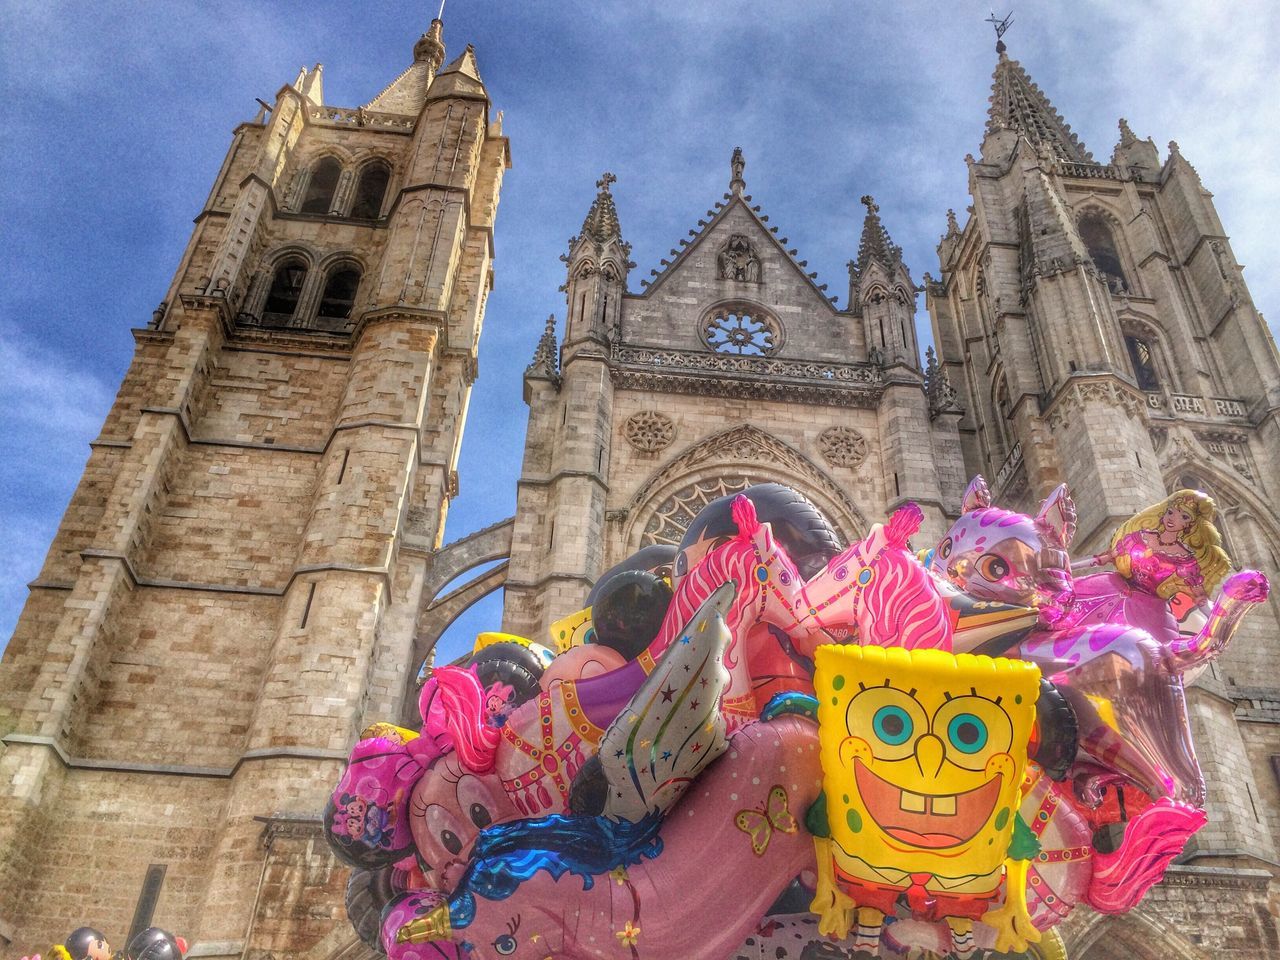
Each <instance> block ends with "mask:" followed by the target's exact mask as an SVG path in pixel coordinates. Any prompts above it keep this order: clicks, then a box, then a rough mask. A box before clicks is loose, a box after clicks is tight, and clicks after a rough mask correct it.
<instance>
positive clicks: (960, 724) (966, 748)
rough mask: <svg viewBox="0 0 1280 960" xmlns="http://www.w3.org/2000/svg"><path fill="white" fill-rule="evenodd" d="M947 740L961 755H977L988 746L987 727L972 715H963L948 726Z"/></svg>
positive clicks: (954, 718) (958, 716) (953, 718)
mask: <svg viewBox="0 0 1280 960" xmlns="http://www.w3.org/2000/svg"><path fill="white" fill-rule="evenodd" d="M947 738H948V739H949V740H950V741H951V745H952V746H953V747H955V748H956V749H957V750H959V751H960V752H961V753H977V752H978V751H979V750H981V749H982V748H983V747H985V746H986V745H987V739H988V736H987V725H986V724H985V723H983V722H982V720H981V719H979V718H978V717H975V716H974V715H973V714H972V713H961V714H957V715H956V716H954V717H952V718H951V722H950V723H948V724H947Z"/></svg>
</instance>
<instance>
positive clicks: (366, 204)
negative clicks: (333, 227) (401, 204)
mask: <svg viewBox="0 0 1280 960" xmlns="http://www.w3.org/2000/svg"><path fill="white" fill-rule="evenodd" d="M390 180H391V168H390V167H388V166H387V165H386V164H385V163H371V164H369V165H368V166H366V167H365V168H364V169H363V170H362V171H361V172H360V182H359V183H357V184H356V198H355V201H354V202H353V203H352V204H351V216H353V217H359V218H361V219H364V220H376V219H377V218H378V216H379V215H380V214H381V213H382V200H383V198H384V197H385V196H386V195H387V183H388V182H390Z"/></svg>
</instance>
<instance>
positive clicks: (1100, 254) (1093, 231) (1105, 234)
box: [1080, 213, 1129, 293]
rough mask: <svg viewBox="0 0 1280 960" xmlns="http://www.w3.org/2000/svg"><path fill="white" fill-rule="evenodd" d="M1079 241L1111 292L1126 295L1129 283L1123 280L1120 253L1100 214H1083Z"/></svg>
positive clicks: (1109, 229)
mask: <svg viewBox="0 0 1280 960" xmlns="http://www.w3.org/2000/svg"><path fill="white" fill-rule="evenodd" d="M1080 239H1081V240H1082V241H1084V245H1085V247H1087V248H1088V250H1089V256H1090V257H1091V258H1093V265H1094V266H1095V267H1097V268H1098V272H1099V273H1101V274H1102V279H1103V280H1105V281H1106V283H1107V286H1108V287H1110V288H1111V292H1112V293H1128V292H1129V282H1128V281H1127V280H1125V278H1124V267H1123V266H1122V265H1121V263H1120V251H1119V250H1117V249H1116V242H1115V238H1114V237H1112V235H1111V228H1110V227H1109V226H1108V225H1107V221H1106V220H1105V219H1103V217H1102V216H1101V215H1100V214H1096V213H1088V214H1085V215H1084V216H1083V217H1081V219H1080Z"/></svg>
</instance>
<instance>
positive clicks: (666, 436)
mask: <svg viewBox="0 0 1280 960" xmlns="http://www.w3.org/2000/svg"><path fill="white" fill-rule="evenodd" d="M622 433H623V436H625V437H626V438H627V442H628V443H630V444H631V445H632V446H633V447H635V448H636V449H637V450H643V451H644V452H646V453H652V452H654V451H655V450H661V449H662V448H663V447H665V446H667V445H668V444H670V443H671V438H672V437H674V436H675V433H676V425H675V424H674V423H672V422H671V418H670V417H668V416H665V415H663V414H661V413H658V412H657V411H656V410H643V411H641V412H640V413H633V414H632V415H631V416H629V417H627V421H626V423H625V424H624V425H623V428H622Z"/></svg>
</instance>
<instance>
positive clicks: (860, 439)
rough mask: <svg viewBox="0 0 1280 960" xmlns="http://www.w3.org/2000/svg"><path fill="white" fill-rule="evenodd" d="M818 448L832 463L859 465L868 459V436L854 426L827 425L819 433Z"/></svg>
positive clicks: (848, 465) (849, 465) (850, 465)
mask: <svg viewBox="0 0 1280 960" xmlns="http://www.w3.org/2000/svg"><path fill="white" fill-rule="evenodd" d="M818 449H820V450H821V451H822V455H823V456H824V457H825V458H826V460H827V462H828V463H830V464H833V465H835V466H838V467H857V466H859V465H860V464H861V463H862V461H863V460H865V459H867V438H866V437H864V436H863V435H862V434H860V433H859V432H858V431H857V430H855V429H853V427H827V429H825V430H823V431H822V433H820V434H818Z"/></svg>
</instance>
